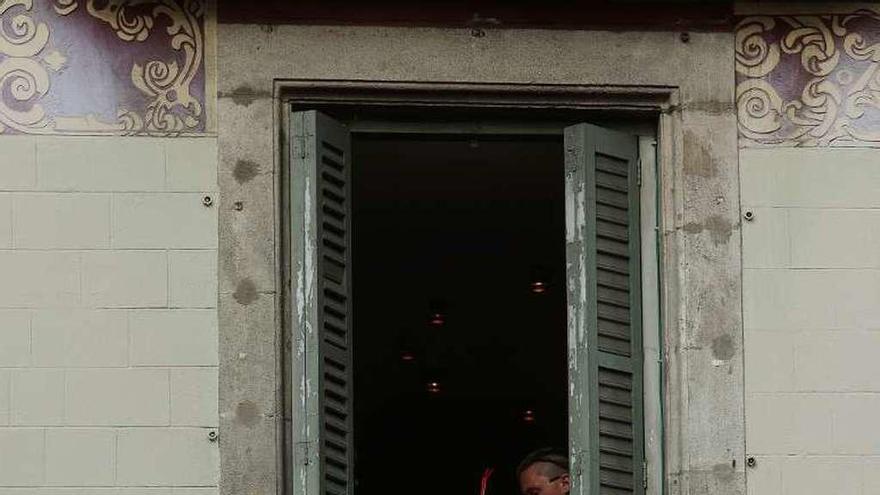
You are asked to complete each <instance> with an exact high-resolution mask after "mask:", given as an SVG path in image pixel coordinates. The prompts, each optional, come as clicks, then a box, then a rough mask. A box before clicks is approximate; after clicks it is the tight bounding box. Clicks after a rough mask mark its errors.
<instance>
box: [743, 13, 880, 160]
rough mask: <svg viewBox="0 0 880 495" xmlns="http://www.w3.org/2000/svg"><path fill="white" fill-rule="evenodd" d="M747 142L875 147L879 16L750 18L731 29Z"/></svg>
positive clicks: (879, 101) (879, 132) (879, 108)
mask: <svg viewBox="0 0 880 495" xmlns="http://www.w3.org/2000/svg"><path fill="white" fill-rule="evenodd" d="M736 73H737V88H736V101H737V115H738V119H739V129H740V137H741V141H742V143H743V144H744V145H749V144H782V145H795V146H829V145H848V144H850V145H851V144H859V143H877V144H880V15H878V14H877V13H874V12H869V11H860V12H857V13H855V14H852V15H835V16H793V17H749V18H745V19H743V20H742V21H741V22H740V24H739V26H738V27H737V32H736Z"/></svg>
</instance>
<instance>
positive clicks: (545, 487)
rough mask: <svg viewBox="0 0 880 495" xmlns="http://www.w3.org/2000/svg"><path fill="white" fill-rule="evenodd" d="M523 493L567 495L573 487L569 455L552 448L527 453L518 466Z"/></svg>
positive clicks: (517, 470) (520, 488)
mask: <svg viewBox="0 0 880 495" xmlns="http://www.w3.org/2000/svg"><path fill="white" fill-rule="evenodd" d="M516 477H517V480H519V490H520V492H522V494H523V495H567V494H568V491H569V490H570V489H571V477H570V476H569V474H568V457H567V456H566V455H565V454H564V453H562V452H559V451H557V450H554V449H552V448H547V449H540V450H536V451H534V452H532V453H531V454H529V455H527V456H526V458H525V459H523V460H522V462H520V463H519V466H518V467H517V468H516Z"/></svg>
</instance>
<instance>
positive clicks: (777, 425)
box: [740, 148, 880, 495]
mask: <svg viewBox="0 0 880 495" xmlns="http://www.w3.org/2000/svg"><path fill="white" fill-rule="evenodd" d="M740 170H741V177H742V204H743V211H747V210H751V211H753V212H754V214H755V219H754V220H753V221H751V222H746V221H744V222H743V266H744V273H743V277H744V280H743V297H744V305H743V308H744V312H745V314H744V326H745V365H746V368H745V373H746V376H745V379H746V452H748V454H749V455H753V456H755V457H756V459H757V465H756V466H755V467H754V468H751V469H748V470H747V476H748V478H747V480H748V492H749V494H751V495H779V494H782V495H795V494H797V495H812V494H816V495H819V494H821V495H827V494H840V495H876V494H878V493H880V426H878V419H880V149H830V148H811V149H800V148H788V149H744V150H742V151H741V154H740Z"/></svg>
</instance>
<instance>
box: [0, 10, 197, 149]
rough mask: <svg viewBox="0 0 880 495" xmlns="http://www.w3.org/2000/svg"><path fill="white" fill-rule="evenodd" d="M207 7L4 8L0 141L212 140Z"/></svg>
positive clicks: (1, 13)
mask: <svg viewBox="0 0 880 495" xmlns="http://www.w3.org/2000/svg"><path fill="white" fill-rule="evenodd" d="M205 17H206V14H205V0H45V1H40V2H37V3H36V5H35V4H34V2H33V0H0V133H7V134H10V133H26V134H65V133H72V134H96V133H97V134H147V135H175V134H191V133H201V132H205V131H207V130H208V129H206V127H207V126H206V122H207V115H206V109H205V95H206V92H207V91H206V81H207V80H208V77H207V76H206V74H205Z"/></svg>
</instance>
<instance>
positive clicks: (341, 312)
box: [291, 111, 353, 495]
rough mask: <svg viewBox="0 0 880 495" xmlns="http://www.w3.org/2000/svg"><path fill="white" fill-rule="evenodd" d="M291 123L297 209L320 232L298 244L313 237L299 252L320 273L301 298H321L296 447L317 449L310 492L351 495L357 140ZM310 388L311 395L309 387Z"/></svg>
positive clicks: (306, 121)
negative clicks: (298, 173)
mask: <svg viewBox="0 0 880 495" xmlns="http://www.w3.org/2000/svg"><path fill="white" fill-rule="evenodd" d="M291 122H292V128H293V131H294V135H293V137H292V143H293V146H294V147H298V151H299V153H293V154H292V157H293V163H292V166H294V167H301V168H302V169H304V171H305V174H304V175H305V178H302V177H298V179H300V180H302V181H303V182H305V184H304V185H299V184H294V185H292V186H291V189H292V190H293V191H295V192H294V194H300V196H298V197H293V198H292V199H291V205H292V206H291V208H292V209H295V207H296V205H302V210H303V211H301V212H300V217H299V218H300V219H302V220H300V224H301V225H303V226H307V225H313V226H314V231H313V232H314V235H313V237H309V236H308V235H307V234H308V233H309V232H308V229H306V231H305V232H303V231H297V230H296V229H294V230H293V231H292V232H291V236H292V237H293V238H294V243H296V242H297V240H296V238H297V236H304V237H306V239H304V240H303V241H300V243H299V244H297V245H298V246H302V247H301V251H300V253H298V254H299V256H302V257H306V256H312V257H314V259H313V260H305V262H304V263H303V265H302V266H305V265H306V264H307V263H309V262H311V263H313V265H312V266H314V267H315V268H316V269H315V270H314V271H312V272H309V271H308V270H306V269H303V271H302V272H301V275H302V276H301V277H294V279H295V280H294V281H293V283H295V284H301V287H295V288H294V293H297V294H299V293H302V292H306V293H308V294H310V295H311V297H312V298H313V300H312V301H313V302H311V304H313V306H311V305H310V306H309V307H310V308H313V309H310V310H311V311H314V313H313V314H314V316H313V317H311V318H310V319H309V320H307V321H303V322H299V323H300V324H301V325H304V326H306V327H308V328H311V329H313V331H314V332H315V333H316V335H314V336H313V338H311V339H307V343H308V344H309V345H308V346H307V347H306V349H305V351H304V352H305V354H306V359H305V361H306V364H305V372H304V374H305V380H307V381H310V383H312V384H316V385H317V393H316V396H315V397H313V396H311V395H309V396H308V398H307V400H311V402H310V403H309V404H308V405H307V406H306V407H305V409H306V411H305V412H304V414H305V416H304V417H305V418H307V419H306V421H309V422H310V423H309V425H308V426H309V427H308V428H305V429H303V430H301V431H302V432H303V433H302V434H301V435H300V437H299V438H297V439H295V441H297V442H301V443H302V444H304V445H307V446H314V447H313V448H314V449H315V450H314V451H310V452H309V457H310V458H311V459H314V460H316V461H317V462H306V467H305V468H304V469H305V472H306V476H307V477H308V480H307V483H306V486H307V487H308V490H307V492H308V493H324V494H332V495H351V492H352V475H351V473H352V458H353V450H352V438H353V437H352V411H353V409H352V377H351V373H352V366H351V362H352V358H351V342H352V340H351V331H352V326H351V325H352V323H351V322H352V319H351V298H350V287H351V262H350V248H349V246H350V243H351V239H350V237H351V228H350V213H349V212H350V182H351V181H350V176H351V175H350V174H351V170H350V168H351V166H350V163H349V162H350V157H349V150H350V148H351V146H350V138H349V133H348V131H347V130H346V129H345V127H343V126H342V125H341V124H339V123H337V122H335V121H333V120H332V119H330V118H329V117H327V116H325V115H322V114H320V113H318V112H314V111H308V112H294V114H293V116H292V118H291ZM305 210H308V211H305ZM309 222H310V223H309ZM297 225H299V224H297V222H296V221H295V222H294V227H296V226H297ZM305 243H312V244H310V245H308V246H305V245H304V244H305ZM306 278H308V280H306ZM297 289H299V291H297ZM307 291H310V292H307ZM312 318H313V319H312ZM308 328H307V330H308ZM304 385H305V386H306V390H308V387H309V385H308V384H306V383H304ZM300 386H303V385H300ZM309 448H312V447H309Z"/></svg>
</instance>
